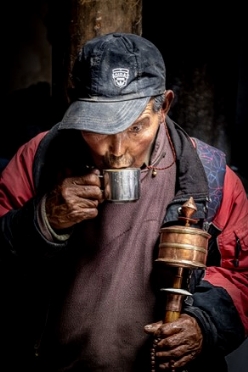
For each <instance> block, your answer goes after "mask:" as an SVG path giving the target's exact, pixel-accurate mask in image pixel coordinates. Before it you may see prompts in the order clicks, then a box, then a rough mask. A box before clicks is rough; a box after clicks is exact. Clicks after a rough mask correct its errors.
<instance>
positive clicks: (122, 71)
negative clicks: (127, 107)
mask: <svg viewBox="0 0 248 372" xmlns="http://www.w3.org/2000/svg"><path fill="white" fill-rule="evenodd" d="M112 78H113V80H114V84H115V85H116V86H117V87H119V88H123V87H125V86H126V85H127V80H128V78H129V69H127V68H114V69H113V70H112Z"/></svg>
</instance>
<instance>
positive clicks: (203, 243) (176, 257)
mask: <svg viewBox="0 0 248 372" xmlns="http://www.w3.org/2000/svg"><path fill="white" fill-rule="evenodd" d="M195 211H196V206H195V203H194V200H193V198H192V197H191V198H189V200H188V201H187V202H186V203H184V205H183V207H182V213H183V215H182V216H180V217H179V218H178V219H179V220H183V221H185V226H181V225H176V226H170V227H164V228H161V230H160V243H159V254H158V258H157V260H156V261H161V262H163V263H165V264H166V265H170V266H176V267H184V268H185V267H186V268H190V269H196V268H205V267H206V258H207V249H208V240H209V238H210V236H211V235H210V234H208V233H207V232H206V231H204V230H202V229H199V228H196V227H190V222H191V223H193V224H194V223H196V222H197V220H195V219H193V218H191V216H192V214H193V213H195Z"/></svg>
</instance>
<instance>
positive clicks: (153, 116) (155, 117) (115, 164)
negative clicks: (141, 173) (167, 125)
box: [81, 101, 164, 169]
mask: <svg viewBox="0 0 248 372" xmlns="http://www.w3.org/2000/svg"><path fill="white" fill-rule="evenodd" d="M152 105H153V102H152V101H150V102H149V104H148V105H147V107H146V108H145V110H144V111H143V113H142V114H141V115H140V116H139V117H138V119H137V120H136V121H135V122H134V123H133V124H132V125H131V126H130V127H128V128H127V129H126V130H124V131H123V132H120V133H117V134H110V135H109V134H108V135H107V134H97V133H92V132H87V131H81V134H82V137H83V139H84V140H85V142H86V143H87V144H88V146H89V148H90V150H91V154H92V157H93V160H94V163H95V165H96V167H97V168H99V169H103V168H127V167H134V168H139V167H141V166H142V165H143V164H144V163H146V164H148V160H149V156H150V152H151V148H152V145H153V142H154V139H155V137H156V134H157V130H158V127H159V125H160V123H162V122H163V120H164V115H163V113H162V110H160V111H159V112H156V113H155V112H153V109H152Z"/></svg>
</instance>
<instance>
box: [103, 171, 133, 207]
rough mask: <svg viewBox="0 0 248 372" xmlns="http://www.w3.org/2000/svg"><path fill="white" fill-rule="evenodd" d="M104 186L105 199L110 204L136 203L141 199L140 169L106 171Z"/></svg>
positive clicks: (104, 173) (104, 172)
mask: <svg viewBox="0 0 248 372" xmlns="http://www.w3.org/2000/svg"><path fill="white" fill-rule="evenodd" d="M103 185H104V192H105V198H106V200H108V201H110V202H113V203H125V202H132V201H136V200H138V199H139V198H140V169H139V168H122V169H104V170H103Z"/></svg>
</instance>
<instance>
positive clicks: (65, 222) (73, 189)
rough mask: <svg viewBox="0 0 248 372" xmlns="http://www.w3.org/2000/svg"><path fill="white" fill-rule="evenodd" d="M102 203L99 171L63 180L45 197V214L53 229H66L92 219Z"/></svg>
mask: <svg viewBox="0 0 248 372" xmlns="http://www.w3.org/2000/svg"><path fill="white" fill-rule="evenodd" d="M102 201H103V193H102V190H101V183H100V178H99V171H98V170H93V171H92V172H91V173H89V174H87V175H84V176H81V177H69V178H65V179H64V180H63V182H62V183H61V184H60V185H59V186H57V187H56V188H55V189H54V190H53V191H52V192H50V193H49V194H48V195H47V200H46V214H47V219H48V222H49V223H50V225H51V227H52V228H53V229H58V230H59V229H66V228H69V227H72V226H73V225H75V224H77V223H79V222H81V221H84V220H88V219H91V218H94V217H96V216H97V214H98V209H97V208H98V205H99V203H101V202H102Z"/></svg>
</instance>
